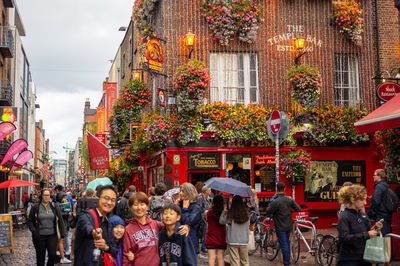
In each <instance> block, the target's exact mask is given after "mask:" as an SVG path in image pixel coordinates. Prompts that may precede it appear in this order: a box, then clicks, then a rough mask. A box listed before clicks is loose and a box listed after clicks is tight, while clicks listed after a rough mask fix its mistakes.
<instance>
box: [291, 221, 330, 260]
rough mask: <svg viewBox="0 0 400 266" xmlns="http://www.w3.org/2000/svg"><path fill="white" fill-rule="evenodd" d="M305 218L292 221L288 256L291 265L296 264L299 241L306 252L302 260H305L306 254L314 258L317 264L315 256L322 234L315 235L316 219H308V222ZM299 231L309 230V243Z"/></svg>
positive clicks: (298, 255) (298, 253)
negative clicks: (302, 243)
mask: <svg viewBox="0 0 400 266" xmlns="http://www.w3.org/2000/svg"><path fill="white" fill-rule="evenodd" d="M304 218H306V216H301V217H298V218H296V219H294V223H293V230H292V235H291V237H290V255H291V260H292V263H293V264H296V263H297V261H298V260H299V257H300V239H301V240H302V241H303V242H304V244H305V246H306V247H307V252H306V254H305V255H304V256H302V258H303V259H304V258H306V256H307V254H310V255H312V256H314V257H315V260H316V262H317V263H318V264H320V262H319V258H318V256H317V253H318V248H319V243H320V241H321V240H322V238H323V235H322V234H317V230H316V228H315V225H314V222H315V221H317V220H318V219H319V218H318V217H310V221H307V220H304ZM301 229H309V230H311V240H310V243H308V241H307V240H306V239H305V237H304V235H303V232H302V230H301Z"/></svg>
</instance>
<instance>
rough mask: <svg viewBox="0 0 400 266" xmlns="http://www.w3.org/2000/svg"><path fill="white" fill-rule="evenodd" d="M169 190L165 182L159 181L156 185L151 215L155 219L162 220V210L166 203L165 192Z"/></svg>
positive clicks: (151, 204)
mask: <svg viewBox="0 0 400 266" xmlns="http://www.w3.org/2000/svg"><path fill="white" fill-rule="evenodd" d="M166 191H167V186H166V185H165V184H164V183H157V184H156V186H155V187H154V193H155V196H153V197H151V199H149V200H150V209H149V216H150V218H151V219H153V220H157V221H160V222H162V211H163V208H164V205H165V203H166V200H165V197H164V196H163V195H164V193H165V192H166Z"/></svg>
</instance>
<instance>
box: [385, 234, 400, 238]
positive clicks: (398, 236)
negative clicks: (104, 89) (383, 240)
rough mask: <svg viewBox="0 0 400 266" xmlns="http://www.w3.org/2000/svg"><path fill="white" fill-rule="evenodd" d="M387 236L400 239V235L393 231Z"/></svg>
mask: <svg viewBox="0 0 400 266" xmlns="http://www.w3.org/2000/svg"><path fill="white" fill-rule="evenodd" d="M385 236H388V237H392V238H397V239H400V235H396V234H392V233H390V234H387V235H385Z"/></svg>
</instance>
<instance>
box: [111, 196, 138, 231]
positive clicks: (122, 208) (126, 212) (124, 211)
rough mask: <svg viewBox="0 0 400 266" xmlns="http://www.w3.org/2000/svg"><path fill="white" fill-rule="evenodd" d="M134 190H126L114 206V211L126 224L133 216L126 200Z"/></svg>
mask: <svg viewBox="0 0 400 266" xmlns="http://www.w3.org/2000/svg"><path fill="white" fill-rule="evenodd" d="M133 193H135V192H128V193H126V194H125V195H124V196H123V197H122V198H121V200H120V201H119V202H118V204H117V206H116V208H115V209H116V210H115V213H116V214H117V215H118V216H119V217H121V218H122V220H124V221H125V223H126V224H128V223H129V220H130V219H132V218H133V213H132V211H131V210H130V209H129V206H128V200H129V197H130V196H132V195H133Z"/></svg>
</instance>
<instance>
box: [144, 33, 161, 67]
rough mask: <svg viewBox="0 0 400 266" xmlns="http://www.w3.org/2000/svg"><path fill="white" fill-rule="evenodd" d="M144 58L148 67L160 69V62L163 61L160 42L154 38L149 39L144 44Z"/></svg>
mask: <svg viewBox="0 0 400 266" xmlns="http://www.w3.org/2000/svg"><path fill="white" fill-rule="evenodd" d="M146 59H147V62H148V63H149V68H150V69H153V70H156V71H162V64H163V62H164V55H163V50H162V47H161V44H160V42H159V41H158V40H156V39H151V40H149V41H148V42H147V45H146Z"/></svg>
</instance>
